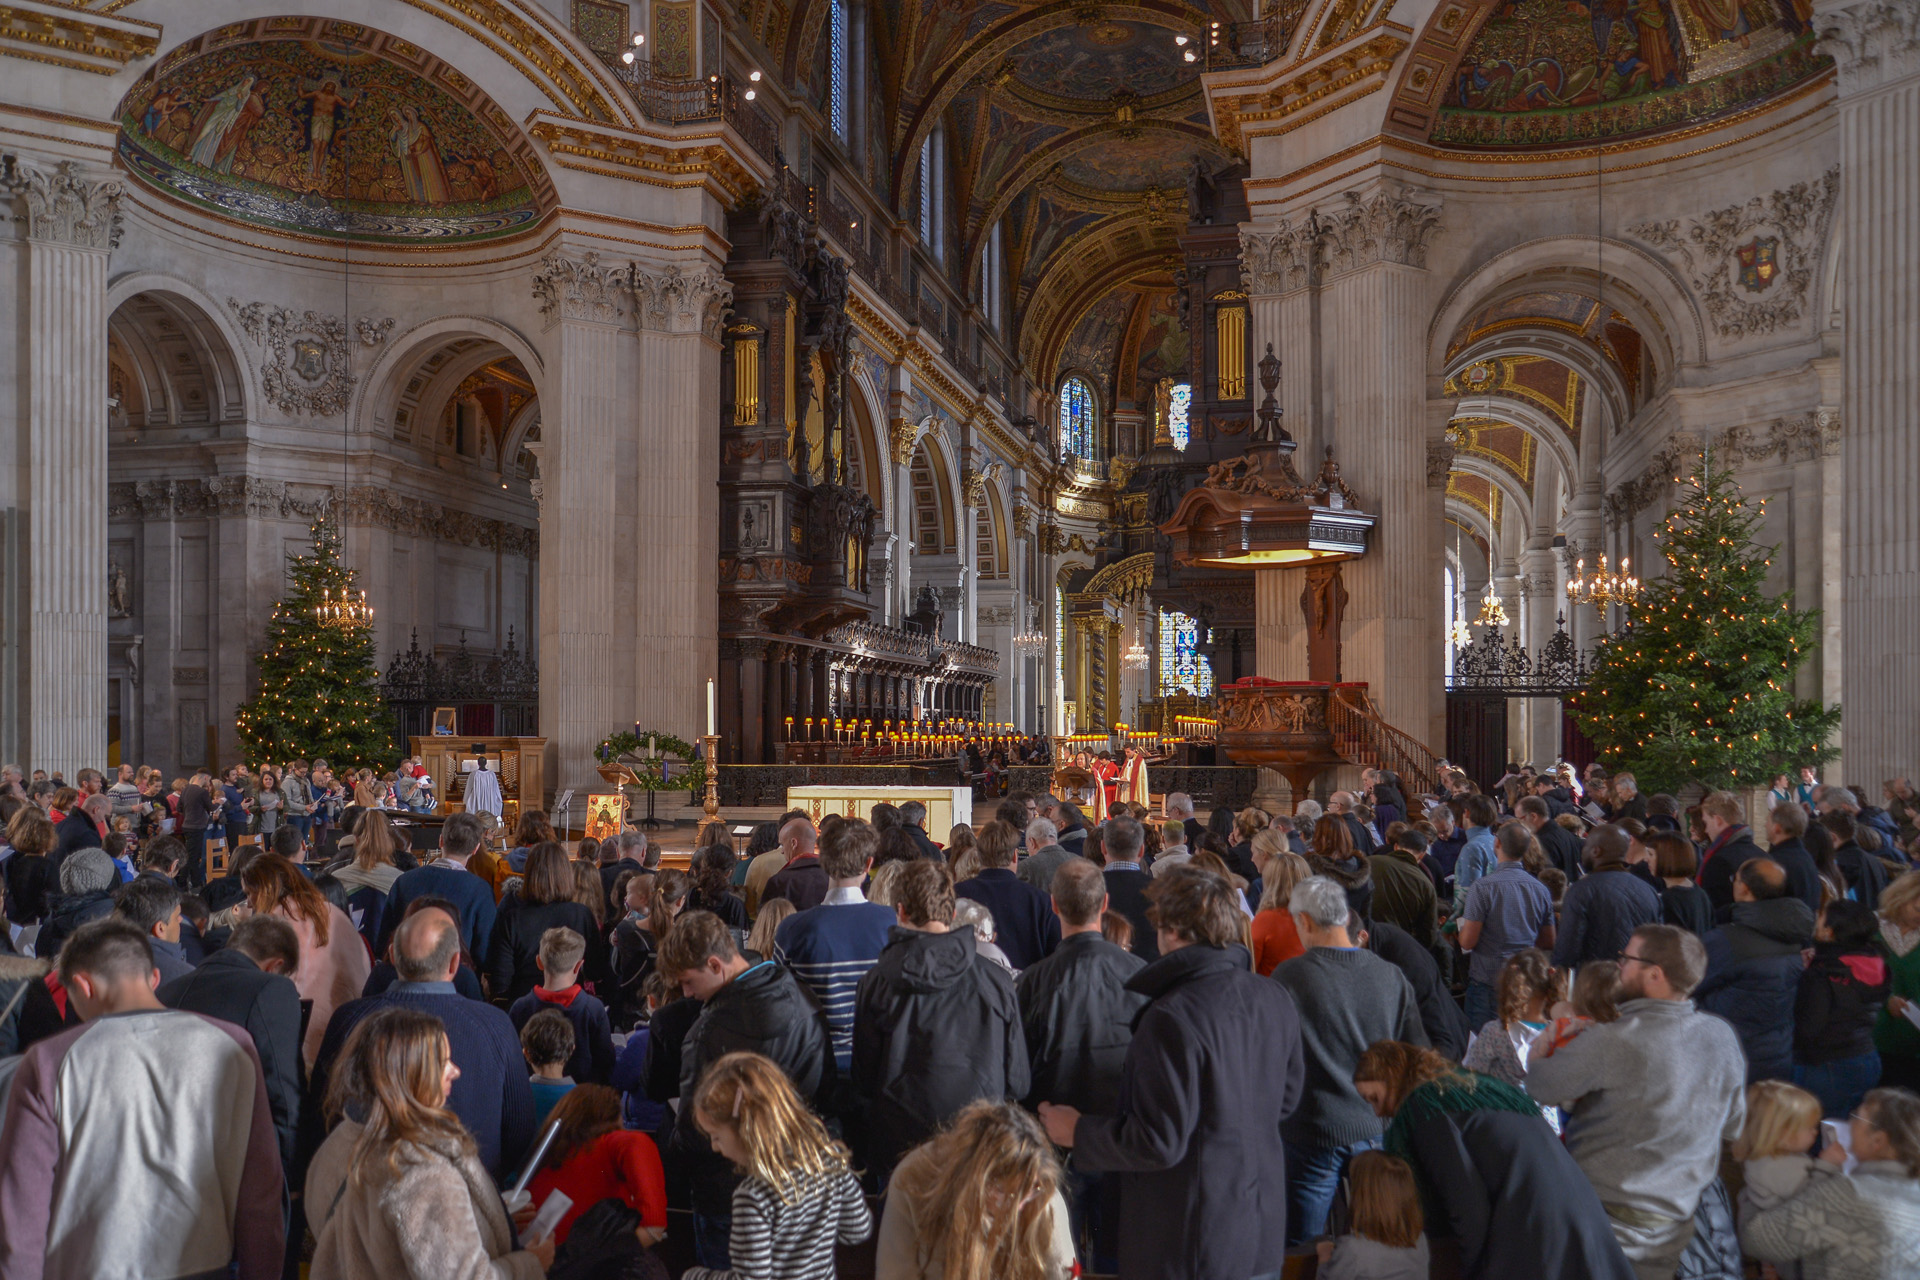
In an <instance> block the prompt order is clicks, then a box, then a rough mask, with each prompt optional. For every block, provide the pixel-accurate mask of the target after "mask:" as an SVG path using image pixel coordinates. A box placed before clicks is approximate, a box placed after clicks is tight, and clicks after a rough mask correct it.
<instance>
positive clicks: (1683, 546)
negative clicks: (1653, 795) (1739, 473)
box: [1569, 450, 1840, 793]
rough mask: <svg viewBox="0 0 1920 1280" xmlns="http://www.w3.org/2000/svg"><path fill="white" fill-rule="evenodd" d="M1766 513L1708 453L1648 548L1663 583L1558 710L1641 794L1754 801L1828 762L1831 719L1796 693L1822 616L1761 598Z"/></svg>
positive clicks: (1785, 599) (1643, 598) (1834, 715)
mask: <svg viewBox="0 0 1920 1280" xmlns="http://www.w3.org/2000/svg"><path fill="white" fill-rule="evenodd" d="M1765 505H1766V504H1765V503H1764V502H1760V503H1757V504H1755V506H1753V507H1749V506H1748V505H1747V503H1746V502H1745V500H1744V499H1743V498H1742V497H1741V495H1740V491H1739V488H1738V486H1737V485H1735V484H1734V482H1733V478H1732V476H1731V475H1730V474H1729V473H1728V472H1727V471H1726V470H1725V469H1724V468H1721V469H1716V468H1715V467H1714V464H1713V455H1712V451H1711V450H1709V451H1708V453H1707V455H1706V457H1705V459H1704V460H1703V462H1702V465H1701V468H1700V471H1699V473H1698V474H1697V475H1695V476H1693V477H1692V478H1691V479H1690V480H1689V481H1688V492H1687V495H1686V500H1685V501H1684V502H1683V503H1682V504H1681V505H1680V506H1679V508H1677V509H1676V510H1675V511H1674V512H1673V513H1672V514H1670V515H1669V516H1668V517H1667V520H1666V524H1665V525H1664V527H1663V528H1662V529H1661V530H1660V532H1659V533H1658V534H1657V535H1656V536H1657V538H1658V539H1659V542H1660V550H1661V553H1662V554H1663V555H1664V556H1665V557H1666V561H1667V572H1666V573H1665V574H1664V575H1663V576H1661V577H1659V578H1656V579H1654V580H1653V581H1652V582H1651V583H1649V584H1648V585H1647V587H1646V588H1645V589H1644V590H1643V591H1642V592H1641V594H1640V597H1639V599H1638V600H1637V601H1636V602H1635V603H1634V604H1633V606H1632V608H1631V610H1630V614H1631V621H1632V626H1631V627H1630V628H1629V629H1628V630H1626V631H1625V632H1623V633H1621V634H1619V635H1615V636H1609V637H1607V638H1606V639H1604V640H1602V641H1601V642H1600V643H1599V645H1598V647H1597V649H1596V652H1595V656H1594V663H1593V675H1592V679H1591V680H1590V681H1589V682H1588V685H1587V688H1586V690H1585V691H1584V692H1582V693H1580V694H1577V695H1575V696H1574V697H1573V698H1572V699H1570V701H1569V709H1570V710H1571V711H1572V713H1573V717H1574V719H1575V721H1576V722H1577V723H1578V724H1579V726H1580V729H1581V731H1582V732H1583V733H1585V734H1586V735H1587V736H1588V737H1589V738H1591V739H1592V740H1593V742H1594V743H1595V745H1596V746H1598V747H1599V749H1600V753H1601V758H1602V760H1603V761H1604V762H1605V763H1606V764H1608V765H1609V766H1611V767H1614V768H1616V769H1628V770H1631V771H1632V772H1633V774H1634V775H1635V778H1636V779H1637V781H1638V782H1639V784H1640V789H1641V791H1642V792H1643V793H1650V792H1656V791H1677V790H1678V789H1680V788H1681V787H1684V786H1686V785H1687V784H1688V783H1697V784H1699V785H1701V786H1705V787H1710V788H1721V787H1725V788H1751V787H1764V786H1767V785H1768V784H1769V782H1770V780H1771V779H1772V777H1773V775H1775V774H1777V773H1783V772H1790V771H1791V770H1792V769H1793V768H1795V767H1796V766H1799V765H1802V764H1817V763H1819V762H1820V761H1822V760H1826V759H1828V758H1830V757H1831V756H1832V755H1833V754H1834V752H1833V751H1832V750H1831V749H1830V748H1829V747H1828V746H1827V740H1828V738H1829V737H1830V736H1831V735H1832V733H1833V730H1834V729H1835V727H1836V726H1837V725H1838V724H1839V723H1840V708H1838V707H1822V706H1821V705H1820V704H1819V703H1818V702H1811V701H1807V700H1805V699H1802V698H1797V697H1795V696H1794V693H1793V678H1794V673H1795V672H1796V671H1798V670H1799V669H1800V666H1801V664H1802V663H1804V662H1805V661H1806V660H1807V658H1808V657H1809V655H1810V654H1811V652H1812V649H1813V646H1814V644H1815V643H1816V642H1817V640H1818V637H1819V633H1820V611H1819V610H1817V609H1809V610H1806V611H1797V610H1795V609H1794V608H1793V599H1792V595H1791V593H1787V594H1783V595H1779V596H1769V595H1768V594H1767V592H1766V575H1767V567H1768V566H1769V565H1770V564H1772V563H1773V561H1772V556H1773V551H1774V548H1772V547H1761V546H1757V545H1755V543H1754V541H1753V533H1754V530H1755V528H1756V527H1757V526H1758V525H1759V523H1760V516H1761V513H1762V512H1763V511H1764V509H1765Z"/></svg>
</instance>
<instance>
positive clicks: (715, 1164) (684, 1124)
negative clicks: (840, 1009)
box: [658, 911, 834, 1271]
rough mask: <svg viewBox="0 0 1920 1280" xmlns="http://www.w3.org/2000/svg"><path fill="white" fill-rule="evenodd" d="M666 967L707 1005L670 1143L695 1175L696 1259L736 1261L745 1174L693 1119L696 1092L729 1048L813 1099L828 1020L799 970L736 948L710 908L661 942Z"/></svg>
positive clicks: (688, 1059) (694, 1035)
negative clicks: (739, 1191)
mask: <svg viewBox="0 0 1920 1280" xmlns="http://www.w3.org/2000/svg"><path fill="white" fill-rule="evenodd" d="M658 964H659V968H660V972H661V973H663V974H665V975H666V976H667V980H668V981H670V982H678V983H679V984H680V989H681V990H682V991H684V992H685V993H686V994H687V995H689V996H691V997H693V998H694V999H696V1000H701V1001H704V1002H705V1003H706V1008H704V1009H702V1010H701V1011H700V1016H699V1017H698V1018H697V1019H695V1020H694V1024H693V1027H692V1028H691V1029H690V1030H689V1031H688V1032H687V1038H686V1041H685V1042H684V1043H683V1044H682V1045H681V1048H680V1108H679V1111H678V1112H677V1113H676V1115H675V1119H674V1125H673V1137H672V1138H671V1139H670V1140H669V1143H668V1145H669V1147H670V1149H671V1150H672V1151H673V1152H675V1153H676V1154H678V1155H679V1156H681V1157H683V1158H685V1159H686V1161H687V1163H688V1166H689V1169H690V1172H691V1175H692V1178H693V1241H694V1251H695V1252H696V1253H698V1254H699V1256H700V1264H701V1265H702V1266H704V1267H711V1268H713V1269H714V1270H716V1271H725V1270H727V1269H728V1268H730V1267H731V1266H732V1260H731V1257H730V1254H729V1250H728V1238H729V1235H730V1233H731V1231H732V1227H733V1189H734V1188H735V1187H736V1186H738V1185H739V1183H740V1174H739V1172H738V1171H737V1170H735V1169H734V1167H733V1164H732V1162H731V1161H729V1160H728V1159H727V1158H726V1157H725V1156H723V1155H721V1154H720V1153H719V1152H717V1151H715V1150H714V1149H713V1147H712V1145H711V1144H710V1143H709V1142H708V1140H707V1136H706V1134H704V1133H702V1132H701V1131H700V1127H699V1126H698V1125H697V1124H695V1123H694V1119H693V1095H694V1091H695V1090H696V1089H698V1088H699V1086H700V1077H701V1076H702V1075H704V1074H705V1073H706V1070H707V1068H708V1067H710V1066H712V1065H713V1064H714V1063H715V1062H717V1061H719V1060H720V1059H721V1058H722V1057H725V1056H726V1055H727V1054H729V1053H757V1054H759V1055H761V1056H762V1057H764V1058H768V1059H770V1060H772V1062H773V1063H774V1065H776V1066H778V1067H779V1068H780V1069H781V1070H782V1071H784V1072H786V1073H787V1078H788V1079H789V1080H791V1081H792V1082H793V1087H794V1090H795V1092H797V1093H798V1094H799V1095H800V1096H801V1097H802V1098H805V1099H807V1100H809V1101H814V1100H816V1099H818V1098H821V1097H823V1096H825V1094H826V1092H827V1090H828V1089H829V1088H830V1087H831V1085H832V1083H833V1069H834V1068H833V1046H832V1041H831V1040H830V1039H829V1037H828V1034H827V1018H826V1015H825V1014H824V1013H822V1012H821V1011H820V1007H819V1006H818V1005H816V1004H815V1003H814V1002H813V998H812V997H811V996H809V995H808V994H807V991H806V988H804V987H802V986H801V985H800V983H799V981H798V980H797V979H795V978H794V976H793V975H792V974H791V973H789V972H787V970H785V969H783V968H781V967H780V966H779V965H778V964H776V963H774V962H773V961H771V960H762V961H760V962H758V963H755V962H753V961H750V960H748V959H747V958H746V957H745V956H743V955H741V954H740V950H739V948H738V947H737V946H736V945H735V944H734V940H733V930H732V929H730V928H728V927H727V924H726V922H725V921H723V920H721V919H720V917H719V916H716V915H714V914H713V913H712V912H711V911H689V912H687V913H686V914H685V915H683V916H681V917H680V918H679V919H678V920H676V921H674V924H673V929H672V931H671V932H669V933H668V934H667V937H666V940H665V941H664V942H662V943H661V944H660V958H659V961H658Z"/></svg>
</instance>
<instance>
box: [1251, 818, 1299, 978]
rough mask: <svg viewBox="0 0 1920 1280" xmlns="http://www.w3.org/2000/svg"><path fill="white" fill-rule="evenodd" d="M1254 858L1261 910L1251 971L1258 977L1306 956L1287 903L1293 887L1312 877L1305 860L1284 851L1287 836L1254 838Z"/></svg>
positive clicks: (1256, 920) (1272, 833)
mask: <svg viewBox="0 0 1920 1280" xmlns="http://www.w3.org/2000/svg"><path fill="white" fill-rule="evenodd" d="M1253 858H1254V861H1255V862H1257V863H1259V865H1260V910H1258V911H1257V912H1255V913H1254V916H1253V967H1254V971H1255V972H1257V973H1258V974H1260V976H1261V977H1263V978H1264V977H1266V976H1268V975H1269V974H1271V973H1272V972H1273V971H1274V969H1275V968H1277V967H1278V966H1279V965H1281V964H1282V963H1284V962H1285V961H1288V960H1291V959H1293V958H1294V957H1295V956H1300V955H1305V954H1306V952H1307V944H1306V943H1304V942H1302V941H1300V931H1299V929H1297V928H1295V927H1294V923H1293V912H1292V911H1290V910H1288V909H1287V899H1289V898H1291V897H1292V896H1293V887H1294V886H1295V885H1297V884H1299V883H1300V882H1301V881H1302V880H1305V879H1306V878H1307V877H1308V876H1310V875H1312V874H1313V869H1312V868H1311V867H1309V866H1308V865H1307V860H1306V859H1305V858H1303V857H1301V856H1300V855H1299V854H1297V853H1292V852H1289V851H1288V849H1287V837H1286V833H1285V832H1282V831H1262V832H1261V833H1260V834H1259V835H1257V836H1255V837H1254V838H1253Z"/></svg>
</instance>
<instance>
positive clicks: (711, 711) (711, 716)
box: [707, 676, 718, 738]
mask: <svg viewBox="0 0 1920 1280" xmlns="http://www.w3.org/2000/svg"><path fill="white" fill-rule="evenodd" d="M716 707H717V704H716V703H715V701H714V696H713V677H712V676H708V677H707V736H708V737H709V738H711V737H713V736H715V733H716V730H715V729H714V725H715V724H716V723H717V722H718V717H717V716H716V714H715V710H716Z"/></svg>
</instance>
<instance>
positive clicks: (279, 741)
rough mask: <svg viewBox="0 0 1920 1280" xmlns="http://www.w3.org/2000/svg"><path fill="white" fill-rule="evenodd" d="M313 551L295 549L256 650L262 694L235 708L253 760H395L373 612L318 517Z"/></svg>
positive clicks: (333, 533) (340, 764) (336, 540)
mask: <svg viewBox="0 0 1920 1280" xmlns="http://www.w3.org/2000/svg"><path fill="white" fill-rule="evenodd" d="M312 534H313V550H312V552H311V553H310V554H307V555H289V556H288V557H287V574H288V577H289V579H290V586H289V588H288V591H287V594H286V596H285V597H284V598H283V599H281V600H280V602H279V603H277V604H275V605H274V606H273V618H272V619H271V620H270V621H269V622H268V623H267V645H266V649H265V650H264V651H263V652H262V653H261V654H260V658H259V667H260V693H259V696H258V697H256V698H254V700H253V701H251V702H247V703H243V704H241V706H240V709H239V711H238V713H237V721H238V728H239V730H240V742H241V745H242V746H244V747H245V748H246V751H247V755H248V757H249V758H250V759H253V760H257V761H260V762H261V763H267V762H271V763H273V764H276V765H279V764H284V763H285V762H287V761H289V760H296V759H302V760H313V759H325V760H326V761H327V762H328V763H329V764H331V765H332V766H334V767H335V768H336V769H338V768H346V767H355V768H358V767H362V766H374V765H379V764H383V763H390V762H391V760H392V757H393V755H394V745H393V716H392V713H391V712H390V711H389V710H388V709H387V705H386V702H385V701H384V700H383V699H382V698H381V696H380V672H379V671H378V669H377V668H375V666H374V658H375V653H374V643H373V616H372V614H371V612H370V611H368V610H367V609H366V607H365V596H364V594H363V593H361V592H359V591H356V590H355V589H354V585H353V583H354V573H353V570H351V569H349V568H347V566H346V565H344V564H342V563H341V562H340V533H339V530H338V529H337V528H336V527H335V526H333V525H332V524H331V523H329V522H327V521H325V520H322V521H320V522H319V523H317V524H315V525H314V526H313V528H312Z"/></svg>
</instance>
